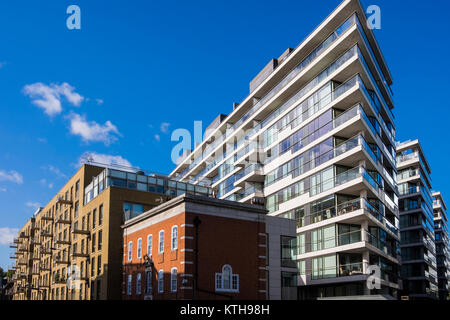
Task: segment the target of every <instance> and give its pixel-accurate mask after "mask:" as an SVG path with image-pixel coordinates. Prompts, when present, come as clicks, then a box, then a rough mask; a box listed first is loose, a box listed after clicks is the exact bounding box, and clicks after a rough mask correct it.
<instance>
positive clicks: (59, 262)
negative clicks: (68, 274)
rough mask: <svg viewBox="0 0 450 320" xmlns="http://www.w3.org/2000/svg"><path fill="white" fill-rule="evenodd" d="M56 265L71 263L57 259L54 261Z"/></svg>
mask: <svg viewBox="0 0 450 320" xmlns="http://www.w3.org/2000/svg"><path fill="white" fill-rule="evenodd" d="M54 263H55V264H69V261H68V260H66V259H63V258H59V257H56V258H55V260H54Z"/></svg>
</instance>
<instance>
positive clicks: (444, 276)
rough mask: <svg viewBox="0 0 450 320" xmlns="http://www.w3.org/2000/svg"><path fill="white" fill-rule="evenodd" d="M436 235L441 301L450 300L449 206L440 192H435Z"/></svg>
mask: <svg viewBox="0 0 450 320" xmlns="http://www.w3.org/2000/svg"><path fill="white" fill-rule="evenodd" d="M433 211H434V235H435V244H436V262H437V271H438V288H439V299H441V300H448V299H450V296H449V292H450V248H449V244H450V243H449V238H448V219H447V205H446V204H445V202H444V198H443V197H442V194H441V193H440V192H433Z"/></svg>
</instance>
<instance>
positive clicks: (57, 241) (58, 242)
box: [55, 239, 71, 245]
mask: <svg viewBox="0 0 450 320" xmlns="http://www.w3.org/2000/svg"><path fill="white" fill-rule="evenodd" d="M70 243H71V242H70V240H67V239H58V240H55V244H61V245H69V244H70Z"/></svg>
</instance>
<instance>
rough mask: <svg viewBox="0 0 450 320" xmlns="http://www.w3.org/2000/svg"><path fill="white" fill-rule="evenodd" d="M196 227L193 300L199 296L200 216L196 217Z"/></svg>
mask: <svg viewBox="0 0 450 320" xmlns="http://www.w3.org/2000/svg"><path fill="white" fill-rule="evenodd" d="M193 222H194V229H195V245H194V246H195V247H194V283H193V288H192V300H196V298H197V287H198V227H199V225H200V223H201V220H200V218H199V217H198V216H196V217H195V218H194V221H193Z"/></svg>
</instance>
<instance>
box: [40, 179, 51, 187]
mask: <svg viewBox="0 0 450 320" xmlns="http://www.w3.org/2000/svg"><path fill="white" fill-rule="evenodd" d="M39 182H40V183H41V184H42V185H43V186H46V187H48V188H49V189H51V188H53V183H52V182H49V183H47V180H46V179H41V180H40V181H39Z"/></svg>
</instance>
